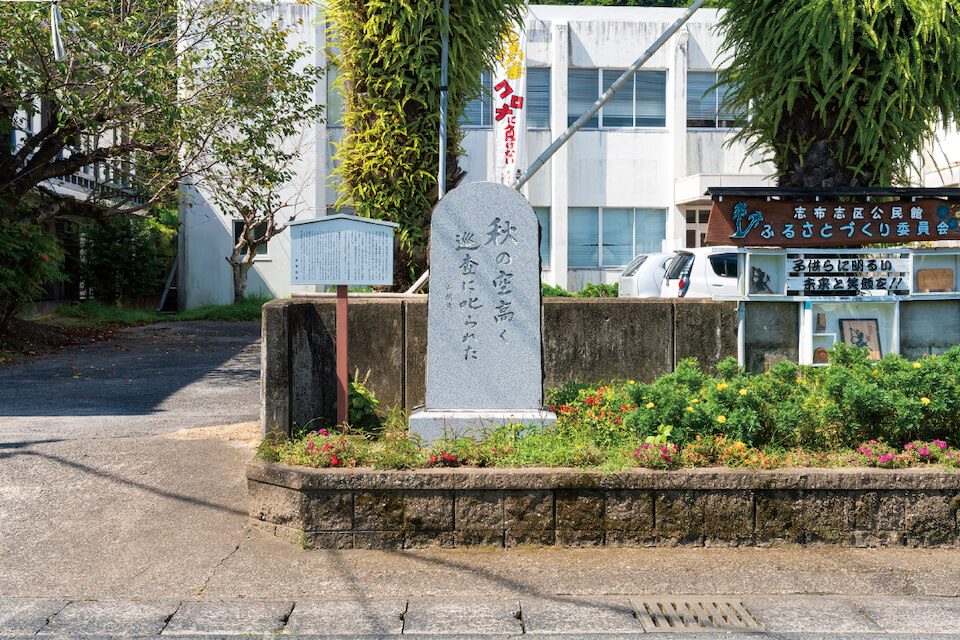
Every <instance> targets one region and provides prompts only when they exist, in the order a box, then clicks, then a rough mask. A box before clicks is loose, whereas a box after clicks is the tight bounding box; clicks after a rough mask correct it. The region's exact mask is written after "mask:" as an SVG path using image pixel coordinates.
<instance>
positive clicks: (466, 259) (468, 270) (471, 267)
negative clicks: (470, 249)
mask: <svg viewBox="0 0 960 640" xmlns="http://www.w3.org/2000/svg"><path fill="white" fill-rule="evenodd" d="M479 264H480V263H479V262H477V261H476V260H474V259H473V258H472V257H470V254H469V253H468V254H466V255H464V256H463V261H462V262H461V263H460V272H461V273H462V274H463V275H465V276H470V275H473V274H475V273H476V272H477V269H476V267H477V265H479Z"/></svg>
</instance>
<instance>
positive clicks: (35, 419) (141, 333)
mask: <svg viewBox="0 0 960 640" xmlns="http://www.w3.org/2000/svg"><path fill="white" fill-rule="evenodd" d="M259 378H260V323H258V322H236V323H234V322H175V323H174V322H171V323H158V324H151V325H145V326H141V327H133V328H128V329H123V330H121V331H119V332H118V337H117V338H116V339H113V340H109V341H106V342H99V343H92V344H87V345H83V346H78V347H68V348H66V349H64V350H63V351H61V352H60V353H58V354H55V355H47V356H44V357H41V358H37V359H33V360H29V361H26V362H23V363H21V364H17V365H13V366H9V367H3V368H0V389H2V390H3V391H4V393H2V394H0V442H8V443H9V442H23V441H31V440H33V441H36V440H49V439H56V438H66V439H76V438H103V437H121V436H145V435H156V434H159V433H166V432H170V431H175V430H177V429H180V428H183V427H200V426H211V425H218V424H229V423H235V422H243V421H247V420H256V419H258V417H259V415H260V410H259V400H260V391H259Z"/></svg>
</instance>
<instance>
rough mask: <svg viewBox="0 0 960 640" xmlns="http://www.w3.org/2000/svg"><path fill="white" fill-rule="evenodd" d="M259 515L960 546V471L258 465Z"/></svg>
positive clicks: (529, 538)
mask: <svg viewBox="0 0 960 640" xmlns="http://www.w3.org/2000/svg"><path fill="white" fill-rule="evenodd" d="M247 482H248V487H249V499H250V518H251V521H252V522H253V524H254V525H255V526H257V527H258V528H261V529H265V530H267V531H269V532H270V533H273V534H274V535H277V536H280V537H282V538H285V539H288V540H291V541H304V542H306V543H308V544H310V545H312V546H315V547H320V548H336V549H351V548H356V549H400V548H405V549H412V548H420V547H464V546H494V547H514V546H520V545H535V546H562V547H601V546H609V547H636V546H759V547H764V546H774V545H783V544H799V545H841V546H851V547H879V546H908V547H941V546H947V547H955V546H958V542H960V540H958V536H960V529H958V520H957V511H958V507H960V474H956V473H945V472H938V471H927V470H914V469H909V470H886V469H875V470H863V469H839V470H782V471H769V472H748V471H735V470H729V469H688V470H681V471H673V472H669V473H663V472H656V471H649V470H631V471H628V472H623V473H619V474H608V475H603V474H600V473H596V472H579V471H571V470H562V469H512V470H500V469H435V470H418V471H405V472H398V471H370V470H351V469H306V468H302V467H289V466H285V465H279V464H270V463H263V462H258V461H255V462H251V463H249V464H248V465H247Z"/></svg>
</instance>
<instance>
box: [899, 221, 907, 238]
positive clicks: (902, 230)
mask: <svg viewBox="0 0 960 640" xmlns="http://www.w3.org/2000/svg"><path fill="white" fill-rule="evenodd" d="M897 235H898V236H908V235H910V223H909V222H898V223H897Z"/></svg>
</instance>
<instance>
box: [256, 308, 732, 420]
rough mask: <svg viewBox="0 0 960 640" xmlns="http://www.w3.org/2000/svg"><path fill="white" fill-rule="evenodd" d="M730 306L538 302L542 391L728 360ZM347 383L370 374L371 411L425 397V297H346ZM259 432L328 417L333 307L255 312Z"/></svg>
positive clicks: (332, 395)
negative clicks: (259, 326)
mask: <svg viewBox="0 0 960 640" xmlns="http://www.w3.org/2000/svg"><path fill="white" fill-rule="evenodd" d="M736 327H737V316H736V306H735V304H734V303H732V302H713V301H709V300H663V299H654V300H629V299H609V298H607V299H602V298H577V299H564V298H556V299H549V298H548V299H545V300H544V302H543V360H544V388H545V389H549V388H552V387H556V386H558V385H560V384H562V383H563V382H566V381H568V380H580V381H584V382H596V381H598V380H609V379H612V378H623V379H628V380H638V381H643V382H650V381H653V380H654V379H656V378H657V377H659V376H661V375H663V374H665V373H669V372H671V371H673V369H674V367H675V366H676V363H677V362H678V361H679V360H681V359H683V358H688V357H696V358H698V359H699V361H700V363H701V364H702V365H703V366H704V368H705V369H707V370H710V369H712V368H713V367H714V365H715V364H716V363H718V362H720V361H721V360H723V359H724V358H726V357H727V356H734V357H736V355H737V339H736ZM349 336H350V354H349V358H350V362H349V371H350V374H351V375H353V374H354V372H355V371H359V374H360V376H361V378H362V377H363V376H365V375H366V373H367V372H368V371H369V372H370V378H369V386H370V388H371V389H372V390H373V392H374V394H375V395H376V397H377V399H378V400H380V402H381V406H382V407H385V408H389V407H403V408H405V409H407V410H408V411H409V410H412V409H413V408H414V407H415V406H417V405H420V404H423V402H424V399H425V396H426V386H425V385H426V383H425V377H426V376H425V374H426V355H427V297H426V296H409V297H404V298H389V299H372V298H351V299H350V307H349ZM262 358H263V359H262V371H261V373H262V375H261V398H262V401H263V402H262V414H261V425H262V428H263V429H264V433H265V434H267V433H274V432H276V433H289V429H290V427H291V425H304V424H306V423H307V422H309V421H310V420H312V419H314V418H317V417H319V416H324V417H328V418H330V419H333V418H334V411H333V402H334V400H335V399H336V301H335V300H334V299H331V298H312V299H305V298H297V299H293V300H274V301H272V302H269V303H267V304H266V305H264V307H263V356H262Z"/></svg>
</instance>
